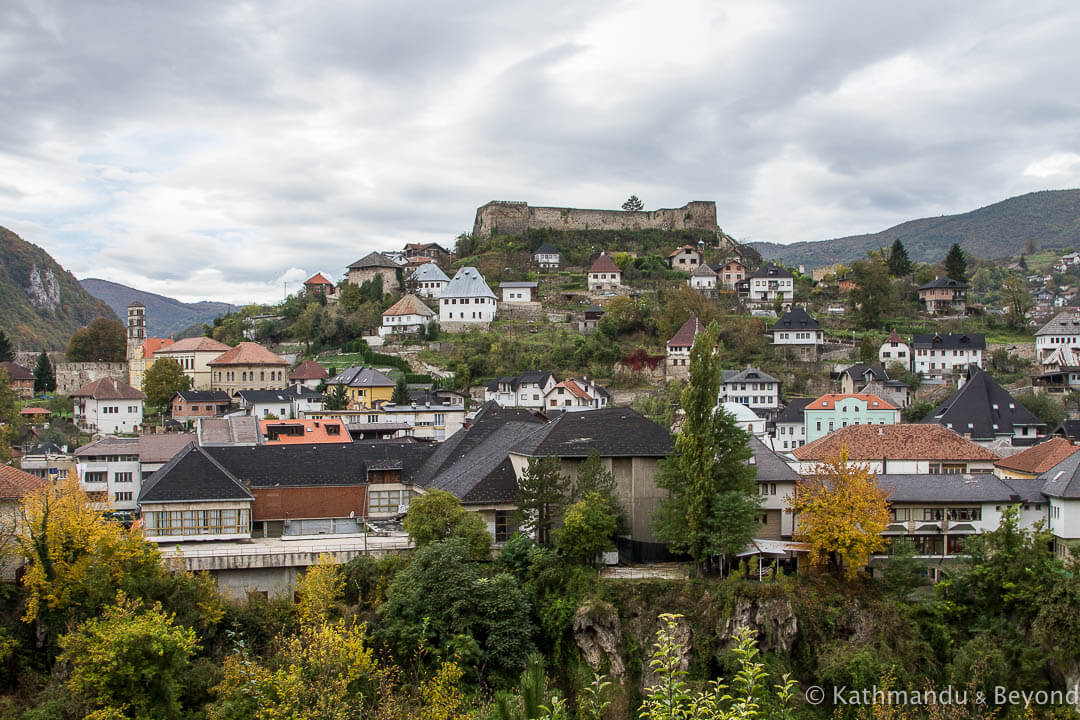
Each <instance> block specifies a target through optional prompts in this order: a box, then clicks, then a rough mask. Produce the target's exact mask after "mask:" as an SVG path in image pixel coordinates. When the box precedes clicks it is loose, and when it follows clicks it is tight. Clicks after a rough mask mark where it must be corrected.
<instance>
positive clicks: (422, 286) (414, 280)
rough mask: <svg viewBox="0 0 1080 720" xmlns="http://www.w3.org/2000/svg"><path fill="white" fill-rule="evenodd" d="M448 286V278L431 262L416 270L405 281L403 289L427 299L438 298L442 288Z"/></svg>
mask: <svg viewBox="0 0 1080 720" xmlns="http://www.w3.org/2000/svg"><path fill="white" fill-rule="evenodd" d="M449 284H450V278H448V277H446V273H444V272H443V271H442V268H440V267H439V266H438V265H436V264H435V263H433V262H429V263H425V264H423V265H421V266H420V267H418V268H416V269H415V270H413V272H412V274H411V275H409V277H408V278H407V279H406V280H405V287H406V289H408V291H409V292H411V293H413V294H415V295H419V296H421V297H427V298H437V297H439V296H440V295H442V291H443V288H445V287H446V286H447V285H449Z"/></svg>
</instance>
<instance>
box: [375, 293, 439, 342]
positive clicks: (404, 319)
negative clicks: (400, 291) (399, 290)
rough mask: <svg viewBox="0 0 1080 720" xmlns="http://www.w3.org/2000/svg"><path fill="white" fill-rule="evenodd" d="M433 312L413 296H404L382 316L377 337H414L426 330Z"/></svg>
mask: <svg viewBox="0 0 1080 720" xmlns="http://www.w3.org/2000/svg"><path fill="white" fill-rule="evenodd" d="M434 318H435V312H434V311H433V310H432V309H431V308H429V307H428V306H427V305H425V304H424V303H423V302H421V301H420V298H418V297H416V296H415V295H405V296H404V297H402V298H401V299H400V300H398V301H397V302H396V303H394V304H393V305H391V306H390V307H389V308H387V309H386V312H384V313H383V314H382V325H380V326H379V336H380V337H388V336H390V335H414V334H416V333H419V332H421V331H422V330H424V329H426V328H427V325H428V323H429V322H431V321H432V320H433V319H434Z"/></svg>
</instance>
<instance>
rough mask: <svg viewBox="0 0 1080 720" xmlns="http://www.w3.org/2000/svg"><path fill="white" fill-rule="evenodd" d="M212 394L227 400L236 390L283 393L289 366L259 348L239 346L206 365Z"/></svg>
mask: <svg viewBox="0 0 1080 720" xmlns="http://www.w3.org/2000/svg"><path fill="white" fill-rule="evenodd" d="M208 365H209V367H210V371H211V374H212V379H211V385H212V387H213V389H214V390H224V391H225V392H227V393H228V394H229V395H230V396H232V395H234V394H235V393H236V392H237V391H239V390H278V389H284V387H285V385H286V382H285V374H286V373H287V372H288V369H289V363H288V362H287V361H286V360H285V359H284V358H282V357H279V356H277V355H275V354H274V353H272V352H270V351H269V350H267V349H266V348H264V347H263V346H262V345H259V344H258V343H253V342H242V343H240V344H239V345H237V346H236V347H234V348H231V349H229V350H228V351H227V352H225V353H222V354H221V355H220V356H219V357H217V358H216V359H214V360H211V361H210V362H209V363H208Z"/></svg>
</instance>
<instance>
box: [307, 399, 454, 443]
mask: <svg viewBox="0 0 1080 720" xmlns="http://www.w3.org/2000/svg"><path fill="white" fill-rule="evenodd" d="M327 413H328V414H333V413H332V411H327ZM350 422H351V423H353V424H351V425H349V426H348V427H349V429H350V430H354V429H355V428H357V427H359V428H360V429H361V430H363V429H364V428H366V427H368V426H370V425H372V424H378V423H389V424H392V425H394V426H406V430H407V432H406V434H407V435H408V436H410V437H415V438H420V439H426V440H435V441H436V442H442V441H443V440H445V439H446V438H448V437H450V436H451V435H453V434H454V433H456V432H457V431H458V430H460V429H461V426H462V425H464V423H465V405H464V404H460V405H440V404H431V403H409V404H407V405H391V404H389V403H387V404H386V405H383V406H382V407H380V408H378V409H377V410H369V411H367V412H365V413H361V414H359V415H356V416H354V417H351V418H350Z"/></svg>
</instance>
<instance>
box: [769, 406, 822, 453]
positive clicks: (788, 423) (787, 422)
mask: <svg viewBox="0 0 1080 720" xmlns="http://www.w3.org/2000/svg"><path fill="white" fill-rule="evenodd" d="M812 402H814V398H792V399H791V400H789V401H788V404H787V405H785V406H784V409H783V410H781V411H780V413H779V414H778V415H777V416H776V419H775V420H774V421H773V422H774V426H775V429H774V430H773V436H772V443H771V446H772V449H773V450H776V451H780V452H782V451H788V452H790V451H791V450H794V449H795V448H797V447H802V446H803V445H805V444H806V422H805V416H804V414H803V411H804V410H805V409H806V406H807V405H809V404H810V403H812Z"/></svg>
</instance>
